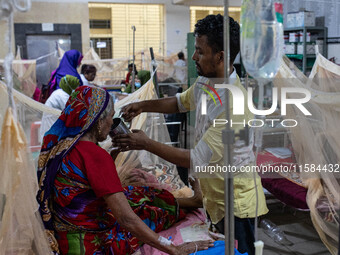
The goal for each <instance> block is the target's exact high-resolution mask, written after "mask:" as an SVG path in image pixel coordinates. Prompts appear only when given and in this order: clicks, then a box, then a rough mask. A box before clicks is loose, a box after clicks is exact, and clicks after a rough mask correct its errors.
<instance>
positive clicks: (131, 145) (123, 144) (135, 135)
mask: <svg viewBox="0 0 340 255" xmlns="http://www.w3.org/2000/svg"><path fill="white" fill-rule="evenodd" d="M149 141H150V138H149V137H147V136H146V134H145V133H144V132H143V131H142V130H135V129H134V130H132V133H130V134H123V135H116V136H114V137H113V138H112V145H113V146H117V147H119V148H120V151H128V150H144V149H145V148H146V146H147V144H148V142H149Z"/></svg>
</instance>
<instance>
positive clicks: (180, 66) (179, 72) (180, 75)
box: [174, 59, 187, 84]
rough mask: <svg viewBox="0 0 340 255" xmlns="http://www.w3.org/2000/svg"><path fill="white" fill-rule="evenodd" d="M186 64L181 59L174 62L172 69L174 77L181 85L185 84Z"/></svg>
mask: <svg viewBox="0 0 340 255" xmlns="http://www.w3.org/2000/svg"><path fill="white" fill-rule="evenodd" d="M186 66H187V64H186V62H185V61H184V60H183V59H179V60H177V61H176V63H175V65H174V67H175V70H174V76H175V78H176V79H177V80H179V81H180V82H181V83H183V84H184V83H186V82H187V68H186Z"/></svg>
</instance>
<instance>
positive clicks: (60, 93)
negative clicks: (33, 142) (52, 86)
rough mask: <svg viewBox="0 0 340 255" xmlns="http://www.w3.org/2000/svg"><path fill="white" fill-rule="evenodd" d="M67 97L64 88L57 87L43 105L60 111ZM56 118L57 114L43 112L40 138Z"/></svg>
mask: <svg viewBox="0 0 340 255" xmlns="http://www.w3.org/2000/svg"><path fill="white" fill-rule="evenodd" d="M69 97H70V95H69V94H67V93H66V92H65V91H64V90H62V89H57V90H55V91H53V93H52V94H51V96H50V97H49V98H48V99H47V101H46V103H45V105H46V106H48V107H52V108H55V109H58V110H61V111H62V110H64V108H65V105H66V103H67V100H68V99H69ZM58 118H59V116H57V115H53V114H49V113H43V116H42V119H41V126H40V137H41V140H42V138H43V137H44V135H45V133H46V132H47V131H48V130H49V129H50V128H51V127H52V125H53V124H54V122H56V120H57V119H58Z"/></svg>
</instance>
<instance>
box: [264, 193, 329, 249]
mask: <svg viewBox="0 0 340 255" xmlns="http://www.w3.org/2000/svg"><path fill="white" fill-rule="evenodd" d="M267 205H268V208H269V213H268V214H267V215H265V216H264V217H263V219H268V220H270V221H272V222H273V223H275V224H276V225H277V226H279V227H280V228H281V230H283V231H284V233H285V235H286V237H287V239H288V240H289V241H291V242H292V243H293V245H291V246H283V245H280V244H278V243H276V242H275V241H274V240H273V239H271V238H270V237H269V236H268V235H267V234H265V233H264V232H263V230H262V229H261V228H258V236H259V239H260V240H262V241H263V242H264V252H263V254H264V255H287V254H294V255H328V254H330V253H329V251H328V250H327V248H326V247H325V246H324V244H323V243H322V242H321V240H320V238H319V235H318V234H317V232H316V231H315V229H314V227H313V224H312V221H311V219H310V214H309V212H302V211H296V210H294V209H292V208H289V207H284V206H283V205H282V204H281V203H280V202H279V201H277V200H276V199H267Z"/></svg>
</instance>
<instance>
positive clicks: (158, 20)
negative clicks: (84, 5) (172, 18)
mask: <svg viewBox="0 0 340 255" xmlns="http://www.w3.org/2000/svg"><path fill="white" fill-rule="evenodd" d="M108 10H109V12H110V15H108ZM89 11H90V19H91V20H100V19H103V15H104V14H105V18H107V17H108V16H110V17H111V18H110V25H111V27H110V28H109V29H108V28H106V30H105V31H104V30H98V29H95V28H91V29H90V37H91V38H92V39H94V38H111V40H112V58H122V57H129V56H132V53H133V31H132V29H131V27H132V26H135V27H136V32H135V52H136V53H137V52H139V51H142V50H147V51H149V48H150V47H153V49H154V52H157V53H158V52H160V53H161V54H164V52H165V48H164V38H165V37H164V7H163V5H159V4H101V3H90V4H89Z"/></svg>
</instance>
